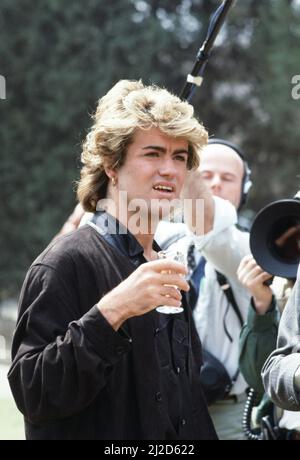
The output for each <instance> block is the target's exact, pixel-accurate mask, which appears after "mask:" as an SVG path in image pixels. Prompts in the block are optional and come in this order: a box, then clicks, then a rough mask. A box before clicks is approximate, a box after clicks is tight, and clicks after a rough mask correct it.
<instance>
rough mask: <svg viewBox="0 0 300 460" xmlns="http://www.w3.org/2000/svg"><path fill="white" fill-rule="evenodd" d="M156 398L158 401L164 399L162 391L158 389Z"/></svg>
mask: <svg viewBox="0 0 300 460" xmlns="http://www.w3.org/2000/svg"><path fill="white" fill-rule="evenodd" d="M155 399H156V401H157V402H161V401H162V395H161V393H160V391H158V392H157V393H155Z"/></svg>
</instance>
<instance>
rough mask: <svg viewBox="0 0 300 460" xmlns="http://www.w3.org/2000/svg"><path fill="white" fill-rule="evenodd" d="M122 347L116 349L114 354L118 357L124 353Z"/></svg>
mask: <svg viewBox="0 0 300 460" xmlns="http://www.w3.org/2000/svg"><path fill="white" fill-rule="evenodd" d="M124 351H125V350H124V347H116V353H117V354H118V355H122V354H123V353H124Z"/></svg>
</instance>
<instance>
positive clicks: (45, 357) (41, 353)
mask: <svg viewBox="0 0 300 460" xmlns="http://www.w3.org/2000/svg"><path fill="white" fill-rule="evenodd" d="M79 299H80V294H79V292H77V291H76V286H73V285H72V284H71V283H67V282H66V281H65V280H62V279H60V277H59V275H58V273H56V271H55V270H54V269H53V268H50V267H47V266H43V265H37V266H33V267H32V268H31V270H30V271H29V272H28V275H27V277H26V280H25V282H24V285H23V288H22V292H21V298H20V306H19V319H18V323H17V327H16V331H15V335H14V340H13V348H12V357H13V362H12V366H11V368H10V371H9V374H8V379H9V383H10V387H11V390H12V393H13V395H14V398H15V401H16V404H17V406H18V408H19V410H20V411H21V412H22V413H23V414H24V416H25V417H26V418H27V419H28V420H29V421H31V422H32V423H40V422H44V421H48V420H54V419H58V418H64V417H68V416H70V415H73V414H75V413H77V412H79V411H81V410H82V409H84V408H85V407H87V406H88V405H89V404H90V403H91V402H92V401H93V400H94V398H95V397H96V396H97V394H98V393H99V391H100V390H101V389H102V388H103V387H104V386H105V385H106V382H107V378H108V376H109V374H110V372H111V371H112V369H113V367H114V365H115V364H116V363H117V362H118V361H119V360H120V359H121V358H122V355H123V354H124V353H125V352H126V351H128V350H129V349H130V347H131V345H130V338H129V337H126V336H122V333H120V332H115V331H114V330H113V328H112V327H111V326H110V325H109V323H108V322H107V321H106V320H105V318H104V317H103V316H102V315H101V313H100V312H99V310H98V309H97V307H96V306H93V305H91V309H90V310H89V311H88V312H87V313H85V314H83V315H81V314H80V308H79V305H78V303H79Z"/></svg>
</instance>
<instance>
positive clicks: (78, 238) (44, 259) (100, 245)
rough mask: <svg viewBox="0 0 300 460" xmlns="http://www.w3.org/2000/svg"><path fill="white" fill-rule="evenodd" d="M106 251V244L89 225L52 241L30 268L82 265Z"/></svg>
mask: <svg viewBox="0 0 300 460" xmlns="http://www.w3.org/2000/svg"><path fill="white" fill-rule="evenodd" d="M103 249H106V250H107V244H106V243H105V241H104V239H103V238H102V237H101V235H99V234H97V232H95V230H93V229H92V228H91V227H90V226H89V225H84V226H83V227H81V228H79V229H77V230H74V231H73V232H70V233H68V234H66V235H63V236H60V237H58V238H57V239H56V240H54V241H52V242H51V243H50V244H49V245H48V246H47V248H46V249H45V250H44V251H43V252H42V253H41V254H40V255H39V256H38V257H37V258H36V260H35V261H34V262H33V264H32V266H35V265H44V266H48V267H50V268H54V269H58V268H60V267H62V266H64V267H66V266H68V265H73V264H75V265H76V264H77V263H84V262H85V261H88V260H90V259H91V258H94V257H95V253H97V254H101V252H103Z"/></svg>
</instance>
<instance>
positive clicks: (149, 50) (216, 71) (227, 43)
mask: <svg viewBox="0 0 300 460" xmlns="http://www.w3.org/2000/svg"><path fill="white" fill-rule="evenodd" d="M219 3H220V2H219V1H216V0H215V1H213V0H172V1H171V0H164V1H162V0H152V1H150V0H114V1H112V2H109V3H108V2H107V1H104V0H86V1H85V2H84V4H83V3H82V2H74V1H73V0H59V1H58V0H51V1H43V2H34V1H33V0H14V2H11V1H10V0H2V2H1V7H0V74H1V75H3V76H5V79H6V85H7V98H6V100H0V117H1V118H0V138H1V162H0V173H1V176H0V177H1V210H0V222H1V224H0V225H1V265H0V297H1V296H2V297H4V296H7V295H9V294H11V293H14V292H16V290H17V289H19V287H20V282H21V280H22V279H23V277H24V272H25V270H26V269H27V268H28V266H29V265H30V263H31V262H32V260H33V259H34V258H35V257H36V256H37V254H38V253H39V252H40V251H41V250H42V249H43V248H44V247H45V246H46V245H47V244H48V242H49V241H50V239H51V238H52V237H53V235H55V233H56V232H57V230H58V229H59V228H60V226H61V225H62V223H63V222H64V220H65V218H66V216H67V215H68V214H69V212H70V211H71V210H72V208H73V206H74V204H75V194H74V183H75V181H76V180H77V179H78V176H79V168H80V151H81V142H82V140H83V139H84V137H85V134H86V132H87V129H88V128H89V126H90V124H91V121H90V117H89V115H90V114H91V113H92V112H93V110H94V109H95V104H96V101H97V99H98V98H99V97H101V96H102V95H103V94H104V93H105V92H106V91H107V90H108V89H109V88H110V87H111V86H112V84H114V83H115V82H116V81H117V80H119V79H120V78H135V79H139V78H142V79H143V81H144V82H146V83H148V82H152V83H156V84H159V85H163V86H166V87H167V88H168V89H170V90H172V91H173V92H176V93H177V94H179V93H180V91H181V88H182V86H183V84H184V80H185V78H186V75H187V73H188V72H190V71H191V68H192V65H193V61H194V59H195V56H196V53H197V51H198V48H199V46H200V44H201V43H202V41H203V40H204V37H205V34H206V30H207V26H208V20H209V16H210V14H211V13H212V12H213V11H214V10H215V9H216V7H217V6H218V5H219ZM298 3H299V2H296V1H295V2H292V1H287V0H264V1H263V2H261V1H259V0H243V2H242V1H240V2H237V3H236V6H235V8H233V9H232V10H231V11H230V14H229V17H228V19H227V21H226V25H225V27H224V28H223V29H222V33H221V34H220V36H219V37H218V41H217V43H216V46H215V48H214V50H213V53H212V56H211V59H210V62H209V64H208V66H207V69H206V73H205V79H204V83H203V85H202V87H201V89H200V90H198V91H197V93H196V95H195V97H194V99H193V104H194V106H195V110H196V113H197V115H198V116H199V118H200V119H202V120H203V121H204V124H205V126H206V127H207V128H208V130H209V132H210V133H211V135H216V136H218V137H220V136H224V137H226V138H228V139H231V140H233V141H236V142H238V143H240V144H241V145H242V147H244V150H245V151H246V153H247V155H248V157H249V160H250V163H251V165H252V167H253V172H254V176H255V183H256V185H255V187H254V190H253V192H252V195H251V200H250V206H251V208H252V209H254V210H258V209H259V208H261V207H262V206H263V205H264V204H266V203H267V202H268V201H271V200H273V199H277V198H281V197H289V196H291V195H292V194H293V193H294V192H295V191H296V190H297V189H298V188H299V180H298V178H297V174H298V173H299V169H300V168H299V167H300V155H298V152H297V148H298V145H300V133H299V129H298V124H299V117H300V110H299V108H300V101H297V100H293V99H292V97H291V90H292V85H291V78H292V76H293V75H296V74H300V68H299V57H300V56H299V51H298V49H297V48H298V46H297V45H298V43H299V34H300V30H299V27H300V26H299V24H300V21H299V19H300V12H299V7H298V6H297V5H298Z"/></svg>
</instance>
